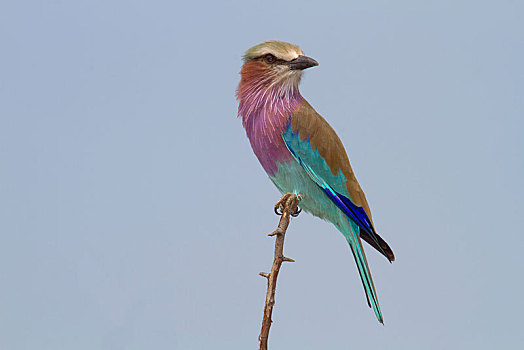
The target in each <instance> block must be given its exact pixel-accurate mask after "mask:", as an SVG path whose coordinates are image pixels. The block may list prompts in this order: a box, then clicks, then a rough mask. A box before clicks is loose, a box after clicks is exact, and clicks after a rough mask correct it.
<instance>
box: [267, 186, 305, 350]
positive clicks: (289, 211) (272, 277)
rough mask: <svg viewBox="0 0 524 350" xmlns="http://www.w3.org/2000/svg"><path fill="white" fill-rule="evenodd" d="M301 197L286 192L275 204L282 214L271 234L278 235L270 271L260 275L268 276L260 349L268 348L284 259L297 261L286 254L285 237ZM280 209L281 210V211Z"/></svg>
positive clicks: (297, 212) (296, 214)
mask: <svg viewBox="0 0 524 350" xmlns="http://www.w3.org/2000/svg"><path fill="white" fill-rule="evenodd" d="M299 200H300V198H299V197H298V196H297V195H296V194H294V193H286V194H284V195H283V196H282V198H280V200H279V201H278V202H277V204H276V205H275V213H277V214H278V215H281V217H280V221H279V223H278V227H277V229H276V230H275V231H274V232H272V233H270V234H269V236H277V237H276V240H275V257H274V259H273V266H272V267H271V272H270V273H265V272H261V273H260V276H262V277H266V278H267V292H266V304H265V305H264V317H263V319H262V329H261V330H260V336H259V337H258V348H259V350H267V341H268V338H269V329H270V328H271V322H273V321H272V320H271V315H272V313H273V306H274V305H275V292H276V288H277V277H278V273H279V271H280V266H282V263H283V262H284V261H289V262H295V260H293V259H290V258H286V257H285V256H284V238H285V236H286V230H287V227H288V226H289V221H290V218H291V217H292V216H294V217H296V216H298V214H299V213H300V210H299V209H298V202H299ZM279 211H280V212H279Z"/></svg>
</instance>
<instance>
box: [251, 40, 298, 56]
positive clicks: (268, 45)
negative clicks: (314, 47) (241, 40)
mask: <svg viewBox="0 0 524 350" xmlns="http://www.w3.org/2000/svg"><path fill="white" fill-rule="evenodd" d="M269 53H270V54H272V55H274V56H275V57H277V58H280V59H283V60H285V61H291V60H294V59H295V58H297V57H298V56H300V55H303V54H304V52H302V50H301V49H300V47H298V46H296V45H293V44H290V43H286V42H284V41H268V42H265V43H262V44H258V45H256V46H253V47H252V48H250V49H249V50H247V51H246V55H245V58H246V59H253V58H257V57H260V56H264V55H267V54H269Z"/></svg>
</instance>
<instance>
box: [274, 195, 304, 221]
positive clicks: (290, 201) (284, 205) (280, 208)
mask: <svg viewBox="0 0 524 350" xmlns="http://www.w3.org/2000/svg"><path fill="white" fill-rule="evenodd" d="M301 199H302V198H300V196H299V195H297V194H295V193H284V195H283V196H282V198H280V199H279V200H278V202H277V203H276V204H275V214H277V215H282V214H284V211H285V210H286V209H288V208H289V209H291V210H292V212H291V213H289V214H290V215H291V216H293V217H297V216H298V214H300V212H301V211H302V209H300V208H299V207H298V202H299V201H300V200H301ZM289 209H288V210H289Z"/></svg>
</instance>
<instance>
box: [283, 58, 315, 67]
mask: <svg viewBox="0 0 524 350" xmlns="http://www.w3.org/2000/svg"><path fill="white" fill-rule="evenodd" d="M288 65H289V69H293V70H298V69H300V70H303V69H306V68H310V67H315V66H318V62H317V61H315V60H314V59H312V58H311V57H307V56H298V57H297V58H295V59H294V60H293V61H289V63H288Z"/></svg>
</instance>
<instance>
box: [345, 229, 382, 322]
mask: <svg viewBox="0 0 524 350" xmlns="http://www.w3.org/2000/svg"><path fill="white" fill-rule="evenodd" d="M339 229H340V231H341V232H342V234H343V235H344V237H346V240H347V241H348V243H349V246H350V247H351V252H352V253H353V257H354V258H355V263H356V264H357V268H358V272H359V274H360V279H361V280H362V285H363V286H364V291H365V293H366V298H367V301H368V305H369V307H370V308H373V311H375V315H376V316H377V319H378V321H379V322H380V323H382V324H384V319H383V318H382V312H381V311H380V305H379V304H378V298H377V292H376V291H375V285H374V284H373V279H372V278H371V272H370V271H369V266H368V261H367V259H366V254H365V253H364V249H363V248H362V241H361V240H360V235H359V233H360V228H359V227H358V225H357V224H355V223H353V222H352V221H351V220H349V223H348V225H345V227H343V228H342V227H340V228H339Z"/></svg>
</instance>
